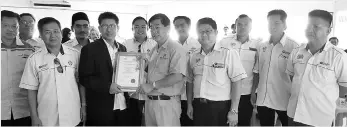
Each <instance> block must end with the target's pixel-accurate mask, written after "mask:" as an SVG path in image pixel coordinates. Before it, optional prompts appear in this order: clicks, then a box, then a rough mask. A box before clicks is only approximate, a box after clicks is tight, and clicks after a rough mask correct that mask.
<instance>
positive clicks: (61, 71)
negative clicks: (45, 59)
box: [54, 58, 64, 73]
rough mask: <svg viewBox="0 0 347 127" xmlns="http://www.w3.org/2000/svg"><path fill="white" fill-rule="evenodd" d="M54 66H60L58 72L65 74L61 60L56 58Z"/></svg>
mask: <svg viewBox="0 0 347 127" xmlns="http://www.w3.org/2000/svg"><path fill="white" fill-rule="evenodd" d="M54 64H55V65H57V66H58V67H57V71H58V72H59V73H63V72H64V69H63V66H61V64H60V60H59V59H58V58H55V59H54Z"/></svg>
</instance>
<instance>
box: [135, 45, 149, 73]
mask: <svg viewBox="0 0 347 127" xmlns="http://www.w3.org/2000/svg"><path fill="white" fill-rule="evenodd" d="M141 45H142V44H140V45H139V46H138V50H137V52H138V53H141ZM145 72H146V73H148V66H146V68H145Z"/></svg>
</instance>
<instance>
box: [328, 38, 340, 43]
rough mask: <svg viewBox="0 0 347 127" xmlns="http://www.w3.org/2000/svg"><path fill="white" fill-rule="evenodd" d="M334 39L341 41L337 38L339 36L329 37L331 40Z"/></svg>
mask: <svg viewBox="0 0 347 127" xmlns="http://www.w3.org/2000/svg"><path fill="white" fill-rule="evenodd" d="M332 39H336V40H337V42H339V39H337V37H331V38H329V41H331V40H332Z"/></svg>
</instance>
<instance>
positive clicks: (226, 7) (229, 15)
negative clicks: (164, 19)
mask: <svg viewBox="0 0 347 127" xmlns="http://www.w3.org/2000/svg"><path fill="white" fill-rule="evenodd" d="M272 9H283V10H285V11H286V12H287V14H288V18H287V25H288V29H287V33H288V35H289V36H291V37H292V38H294V39H295V40H297V41H299V42H300V43H301V42H305V41H306V38H305V34H304V30H305V28H306V24H307V15H308V12H309V11H311V10H313V9H324V10H328V11H331V12H333V11H334V9H333V1H328V0H317V1H315V0H310V1H304V0H302V1H300V0H294V1H283V0H282V1H281V2H278V1H250V0H245V1H210V2H206V1H205V2H197V1H191V2H184V1H179V2H173V3H166V4H159V5H153V6H150V7H149V8H148V18H150V17H151V16H152V15H154V14H155V13H159V12H160V13H164V14H166V15H168V16H169V18H170V19H171V20H173V18H174V17H175V16H177V15H186V16H189V17H190V18H191V20H192V29H191V34H192V35H193V36H196V32H195V25H196V22H197V20H198V19H200V18H203V17H211V18H213V19H215V20H216V22H217V25H218V29H219V34H220V35H221V34H223V33H224V32H223V27H224V25H228V26H229V27H230V25H231V24H233V23H234V21H235V19H236V18H237V16H238V15H240V14H247V15H249V16H250V17H251V18H252V19H253V29H252V32H251V35H252V36H254V37H261V38H263V39H267V38H268V36H269V34H268V30H267V18H266V16H267V13H268V12H269V11H270V10H272ZM171 34H172V36H173V38H175V37H177V35H176V33H175V31H174V27H173V26H172V32H171Z"/></svg>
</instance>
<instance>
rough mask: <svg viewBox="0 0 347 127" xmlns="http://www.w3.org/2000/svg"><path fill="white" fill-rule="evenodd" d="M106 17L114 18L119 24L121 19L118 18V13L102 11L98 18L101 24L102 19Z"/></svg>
mask: <svg viewBox="0 0 347 127" xmlns="http://www.w3.org/2000/svg"><path fill="white" fill-rule="evenodd" d="M104 19H113V20H114V21H115V22H116V24H117V25H118V24H119V19H118V17H117V15H116V14H114V13H112V12H104V13H101V14H100V15H99V18H98V22H99V25H101V21H102V20H104Z"/></svg>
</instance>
